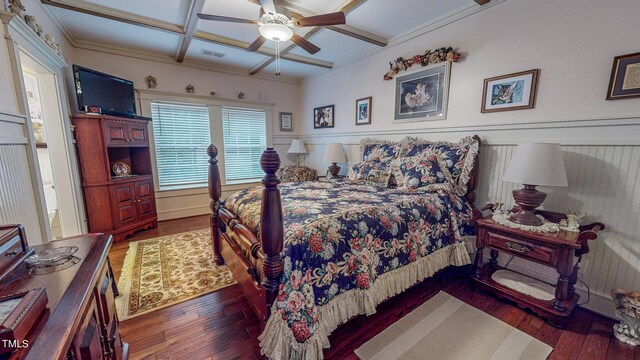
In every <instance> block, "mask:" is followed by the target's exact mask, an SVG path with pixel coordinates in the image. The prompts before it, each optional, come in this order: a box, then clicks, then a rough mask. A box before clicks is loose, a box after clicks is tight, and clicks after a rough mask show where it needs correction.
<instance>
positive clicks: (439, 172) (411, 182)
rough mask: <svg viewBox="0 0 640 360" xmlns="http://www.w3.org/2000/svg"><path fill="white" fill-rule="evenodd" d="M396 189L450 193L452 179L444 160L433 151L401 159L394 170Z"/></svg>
mask: <svg viewBox="0 0 640 360" xmlns="http://www.w3.org/2000/svg"><path fill="white" fill-rule="evenodd" d="M394 176H395V177H396V180H397V181H398V188H400V189H406V190H420V191H437V190H445V191H450V190H451V189H452V188H453V178H452V177H451V173H450V172H449V170H448V169H447V164H446V162H445V161H444V159H443V158H442V157H441V156H440V155H439V154H438V153H437V152H435V151H426V152H422V153H420V154H417V155H415V156H410V157H405V158H401V160H400V161H399V164H398V167H397V168H396V169H395V170H394Z"/></svg>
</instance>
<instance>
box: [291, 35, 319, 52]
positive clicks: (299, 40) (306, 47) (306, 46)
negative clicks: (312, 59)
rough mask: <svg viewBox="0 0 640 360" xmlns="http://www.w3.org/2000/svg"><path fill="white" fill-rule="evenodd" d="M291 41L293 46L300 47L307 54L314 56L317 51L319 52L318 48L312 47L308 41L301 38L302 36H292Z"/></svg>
mask: <svg viewBox="0 0 640 360" xmlns="http://www.w3.org/2000/svg"><path fill="white" fill-rule="evenodd" d="M291 41H293V43H294V44H296V45H298V46H300V47H301V48H303V49H304V50H305V51H306V52H308V53H309V54H315V53H317V52H318V51H320V48H319V47H317V46H315V45H313V44H312V43H311V42H309V40H307V39H305V38H303V37H302V36H300V35H298V34H295V33H294V34H293V37H291Z"/></svg>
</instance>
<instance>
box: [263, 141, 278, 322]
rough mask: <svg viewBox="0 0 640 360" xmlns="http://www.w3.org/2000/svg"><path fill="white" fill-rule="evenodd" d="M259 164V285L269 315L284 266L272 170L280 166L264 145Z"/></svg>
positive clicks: (275, 182)
mask: <svg viewBox="0 0 640 360" xmlns="http://www.w3.org/2000/svg"><path fill="white" fill-rule="evenodd" d="M260 166H261V167H262V171H264V172H265V176H264V179H263V180H262V184H263V185H264V189H263V190H262V209H261V215H260V239H261V242H262V251H263V252H264V256H265V259H264V264H263V265H262V274H263V276H264V277H263V279H262V286H263V287H264V292H265V295H266V302H267V309H266V310H267V314H266V318H265V319H264V320H265V321H266V319H268V318H269V315H270V312H271V306H272V305H273V303H274V302H275V300H276V298H277V296H278V285H279V284H280V275H282V270H283V269H284V262H283V261H282V257H281V253H282V247H283V245H284V222H283V218H282V200H281V198H280V190H278V183H279V182H280V181H279V180H278V178H277V177H276V171H277V170H278V168H279V167H280V157H279V156H278V153H277V152H276V151H275V150H274V149H273V148H267V150H265V151H264V152H263V153H262V157H261V158H260Z"/></svg>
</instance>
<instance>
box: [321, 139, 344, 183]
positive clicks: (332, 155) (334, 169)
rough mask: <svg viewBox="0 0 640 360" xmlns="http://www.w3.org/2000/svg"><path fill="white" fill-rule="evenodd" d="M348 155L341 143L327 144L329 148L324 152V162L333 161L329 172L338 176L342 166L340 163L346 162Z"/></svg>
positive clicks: (332, 175) (334, 176) (335, 176)
mask: <svg viewBox="0 0 640 360" xmlns="http://www.w3.org/2000/svg"><path fill="white" fill-rule="evenodd" d="M346 161H347V157H346V156H345V154H344V148H343V146H342V144H340V143H333V144H329V145H327V150H326V151H325V153H324V162H329V163H332V165H331V166H329V172H330V173H331V177H332V178H337V177H338V174H339V173H340V166H338V163H342V162H346Z"/></svg>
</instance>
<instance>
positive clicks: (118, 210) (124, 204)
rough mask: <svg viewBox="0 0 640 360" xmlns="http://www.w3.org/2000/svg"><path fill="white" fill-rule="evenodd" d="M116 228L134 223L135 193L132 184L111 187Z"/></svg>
mask: <svg viewBox="0 0 640 360" xmlns="http://www.w3.org/2000/svg"><path fill="white" fill-rule="evenodd" d="M111 198H112V202H113V210H114V212H113V217H114V219H113V220H114V223H115V224H116V228H119V227H122V226H125V225H128V224H131V223H134V222H136V204H135V202H134V201H135V192H134V189H133V184H132V183H126V184H117V185H112V186H111Z"/></svg>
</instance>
